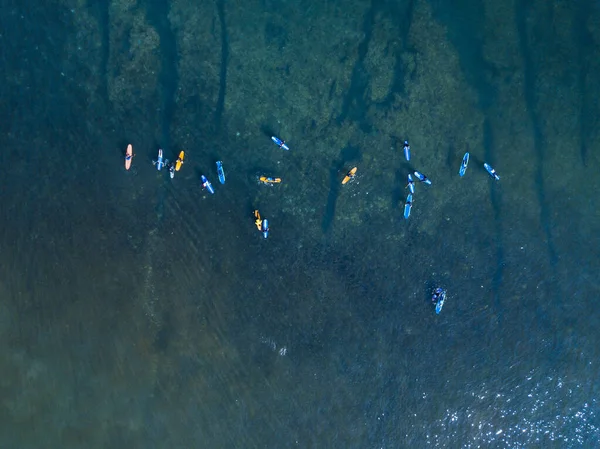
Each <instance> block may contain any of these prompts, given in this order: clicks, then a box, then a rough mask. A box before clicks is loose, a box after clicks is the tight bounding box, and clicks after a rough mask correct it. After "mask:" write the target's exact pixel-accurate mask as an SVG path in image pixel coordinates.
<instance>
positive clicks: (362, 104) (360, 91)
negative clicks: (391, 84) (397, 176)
mask: <svg viewBox="0 0 600 449" xmlns="http://www.w3.org/2000/svg"><path fill="white" fill-rule="evenodd" d="M381 5H382V2H381V1H380V0H372V1H371V8H370V9H369V11H368V12H367V14H366V15H365V20H364V22H363V33H364V34H365V38H364V39H363V41H362V42H361V43H360V44H359V46H358V57H357V58H356V63H355V64H354V68H353V69H352V78H351V81H350V87H349V88H348V92H347V93H346V96H345V97H344V101H343V103H342V112H341V113H340V115H339V116H338V118H337V121H338V123H342V122H343V121H344V120H346V119H347V118H350V119H352V120H355V121H356V122H358V124H359V125H360V128H361V129H362V130H363V131H364V132H366V133H369V132H370V131H371V124H370V123H368V121H367V118H366V113H367V109H368V108H367V102H366V99H365V97H366V95H367V89H368V86H369V81H370V77H369V74H368V73H367V70H366V69H365V64H364V60H365V57H366V56H367V52H368V50H369V43H370V42H371V38H372V37H373V23H374V22H375V14H376V12H377V9H378V8H379V7H380V6H381Z"/></svg>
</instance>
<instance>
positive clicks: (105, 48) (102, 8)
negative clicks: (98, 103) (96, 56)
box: [89, 1, 110, 105]
mask: <svg viewBox="0 0 600 449" xmlns="http://www.w3.org/2000/svg"><path fill="white" fill-rule="evenodd" d="M89 4H90V9H91V10H92V11H94V12H95V13H96V17H97V19H98V28H99V30H100V42H101V46H100V73H101V74H102V75H101V76H100V77H99V78H100V95H101V97H102V98H103V99H104V101H105V102H106V104H107V105H108V104H109V103H110V101H109V98H108V84H107V79H108V57H109V55H110V17H109V13H108V9H109V5H110V2H92V1H90V2H89Z"/></svg>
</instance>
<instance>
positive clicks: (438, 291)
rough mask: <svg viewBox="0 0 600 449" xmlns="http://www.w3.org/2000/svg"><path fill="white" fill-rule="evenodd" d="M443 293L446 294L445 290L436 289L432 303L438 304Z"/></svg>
mask: <svg viewBox="0 0 600 449" xmlns="http://www.w3.org/2000/svg"><path fill="white" fill-rule="evenodd" d="M442 293H444V290H443V289H441V288H439V287H438V288H436V289H435V290H434V291H433V295H432V296H431V302H433V303H436V302H438V301H439V299H440V296H441V295H442Z"/></svg>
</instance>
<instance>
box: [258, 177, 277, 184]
mask: <svg viewBox="0 0 600 449" xmlns="http://www.w3.org/2000/svg"><path fill="white" fill-rule="evenodd" d="M259 180H260V182H263V183H265V184H279V183H280V182H281V178H268V177H266V176H261V177H260V178H259Z"/></svg>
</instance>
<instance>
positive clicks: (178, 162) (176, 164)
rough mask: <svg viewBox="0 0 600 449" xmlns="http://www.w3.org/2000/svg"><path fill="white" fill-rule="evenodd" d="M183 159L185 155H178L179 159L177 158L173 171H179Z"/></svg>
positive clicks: (181, 153) (182, 153)
mask: <svg viewBox="0 0 600 449" xmlns="http://www.w3.org/2000/svg"><path fill="white" fill-rule="evenodd" d="M184 158H185V153H184V152H183V151H182V152H180V153H179V157H178V158H177V162H175V171H179V170H180V169H181V166H182V165H183V159H184Z"/></svg>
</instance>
